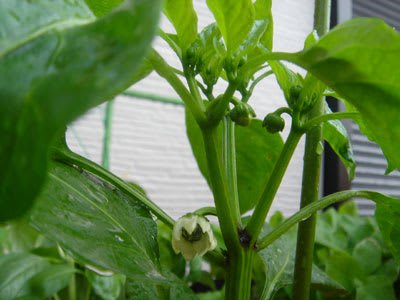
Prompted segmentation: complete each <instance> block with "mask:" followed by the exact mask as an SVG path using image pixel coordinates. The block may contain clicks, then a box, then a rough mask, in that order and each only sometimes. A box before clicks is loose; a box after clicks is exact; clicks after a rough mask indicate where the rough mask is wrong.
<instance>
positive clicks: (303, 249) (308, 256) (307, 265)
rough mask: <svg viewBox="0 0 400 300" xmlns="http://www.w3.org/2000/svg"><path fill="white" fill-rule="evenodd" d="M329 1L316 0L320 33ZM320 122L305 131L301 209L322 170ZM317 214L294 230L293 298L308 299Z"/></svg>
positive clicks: (315, 191)
mask: <svg viewBox="0 0 400 300" xmlns="http://www.w3.org/2000/svg"><path fill="white" fill-rule="evenodd" d="M329 19H330V0H316V1H315V10H314V28H315V29H316V30H317V33H318V35H319V36H322V35H324V34H325V33H326V32H328V29H329ZM324 103H325V99H324V98H321V99H320V100H319V102H318V103H317V104H316V106H315V107H314V109H313V110H312V111H311V113H310V115H309V119H312V118H318V117H319V116H321V115H323V114H324ZM320 143H322V124H319V125H316V126H314V127H313V128H312V129H311V130H310V131H309V132H308V133H307V134H306V146H305V153H304V167H303V182H302V191H301V203H300V208H303V207H306V206H307V205H308V204H310V203H313V202H315V201H317V200H318V196H319V181H320V173H321V154H322V153H321V151H320V149H319V148H320V147H321V145H320ZM315 225H316V214H313V215H311V216H310V217H309V218H308V219H307V220H305V221H303V222H300V223H299V228H298V233H297V247H296V260H295V268H294V279H293V291H292V299H293V300H308V299H309V295H310V282H311V272H312V260H313V252H314V239H315Z"/></svg>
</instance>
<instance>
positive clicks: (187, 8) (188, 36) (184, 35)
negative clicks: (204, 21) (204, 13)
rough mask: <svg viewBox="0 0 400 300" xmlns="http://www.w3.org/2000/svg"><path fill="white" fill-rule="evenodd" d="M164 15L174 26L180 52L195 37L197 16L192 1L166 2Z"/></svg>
mask: <svg viewBox="0 0 400 300" xmlns="http://www.w3.org/2000/svg"><path fill="white" fill-rule="evenodd" d="M164 13H165V15H166V16H167V17H168V19H169V20H170V21H171V23H172V24H173V25H174V27H175V30H176V33H177V35H178V39H179V45H180V46H181V48H182V50H186V49H187V48H189V46H190V45H191V44H192V43H193V42H194V41H195V39H196V36H197V14H196V11H195V10H194V8H193V0H166V1H165V2H164Z"/></svg>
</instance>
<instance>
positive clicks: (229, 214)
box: [202, 127, 241, 252]
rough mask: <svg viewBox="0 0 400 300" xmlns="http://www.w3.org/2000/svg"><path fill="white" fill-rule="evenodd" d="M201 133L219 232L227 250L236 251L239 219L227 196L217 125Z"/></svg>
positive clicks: (238, 245)
mask: <svg viewBox="0 0 400 300" xmlns="http://www.w3.org/2000/svg"><path fill="white" fill-rule="evenodd" d="M202 134H203V141H204V147H205V153H206V158H207V166H208V170H209V175H210V181H211V186H212V192H213V195H214V202H215V208H216V209H217V213H218V220H219V224H220V227H221V232H222V235H223V237H224V241H225V245H226V246H227V248H228V252H237V250H238V249H240V248H241V245H240V242H239V237H238V229H239V226H240V219H239V218H238V216H237V215H236V214H235V213H234V208H233V207H232V202H231V200H230V197H229V195H230V194H229V189H228V185H227V182H226V173H225V170H224V168H223V166H222V157H221V152H220V147H219V145H218V130H217V127H212V128H205V129H202Z"/></svg>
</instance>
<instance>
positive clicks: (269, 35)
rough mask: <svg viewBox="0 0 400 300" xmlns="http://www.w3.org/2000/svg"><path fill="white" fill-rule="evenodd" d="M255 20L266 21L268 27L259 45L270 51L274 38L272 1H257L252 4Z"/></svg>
mask: <svg viewBox="0 0 400 300" xmlns="http://www.w3.org/2000/svg"><path fill="white" fill-rule="evenodd" d="M254 10H255V12H256V15H255V18H256V20H268V27H267V29H266V30H265V31H264V34H263V36H262V37H261V39H260V43H261V44H262V45H263V46H264V47H266V48H267V49H268V50H270V51H272V42H273V37H274V23H273V18H272V0H257V1H256V2H254Z"/></svg>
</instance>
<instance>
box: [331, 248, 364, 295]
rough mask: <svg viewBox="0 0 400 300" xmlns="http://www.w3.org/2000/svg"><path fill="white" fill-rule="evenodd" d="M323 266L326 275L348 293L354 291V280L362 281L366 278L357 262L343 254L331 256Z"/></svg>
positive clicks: (348, 255)
mask: <svg viewBox="0 0 400 300" xmlns="http://www.w3.org/2000/svg"><path fill="white" fill-rule="evenodd" d="M325 264H326V273H327V274H328V275H329V276H330V277H331V278H332V279H334V280H336V281H337V282H339V283H340V284H341V285H342V286H344V287H345V289H346V290H348V291H349V292H353V291H354V290H355V281H356V279H358V280H360V281H362V280H364V279H365V277H366V274H365V273H364V271H363V269H362V268H361V266H360V264H359V263H358V261H357V260H356V259H355V258H354V257H352V256H351V255H350V254H347V253H345V252H340V253H339V252H338V253H335V254H332V255H331V256H330V257H329V259H328V260H327V261H326V262H325Z"/></svg>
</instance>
